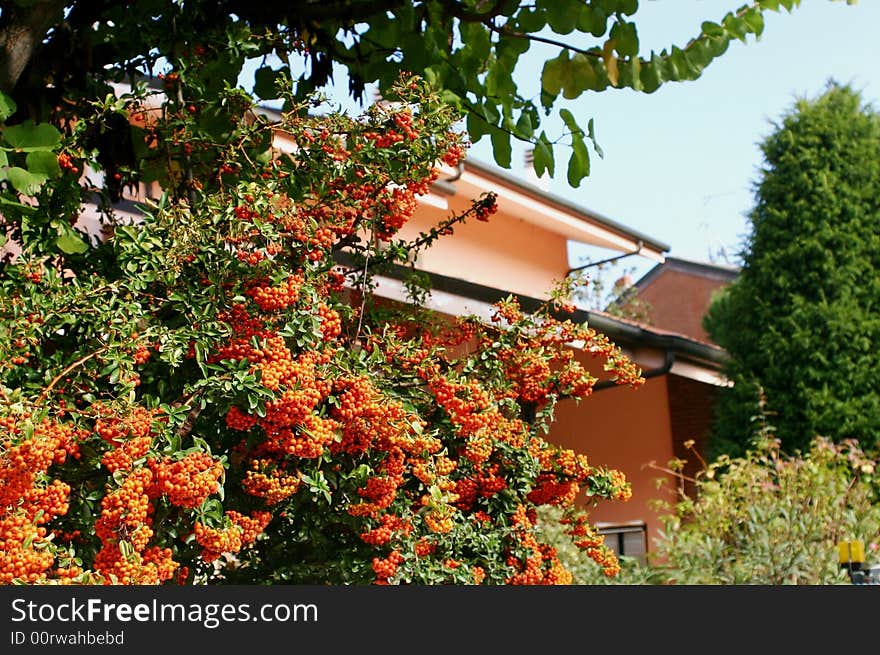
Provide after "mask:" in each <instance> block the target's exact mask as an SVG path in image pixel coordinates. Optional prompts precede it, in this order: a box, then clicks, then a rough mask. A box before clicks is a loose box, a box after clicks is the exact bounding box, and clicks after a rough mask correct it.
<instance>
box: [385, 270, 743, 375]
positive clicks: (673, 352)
mask: <svg viewBox="0 0 880 655" xmlns="http://www.w3.org/2000/svg"><path fill="white" fill-rule="evenodd" d="M403 272H404V271H403V269H402V268H398V269H394V270H392V271H390V272H389V274H387V275H378V276H376V277H375V278H374V282H375V283H376V287H375V289H374V293H375V294H376V295H377V296H380V297H382V298H386V299H388V300H394V301H397V302H403V303H409V302H411V300H410V298H409V295H408V293H407V290H406V286H405V285H404V284H403V282H402V281H401V279H400V278H401V276H402V274H403ZM428 275H429V277H430V279H431V283H432V284H431V290H430V292H429V294H428V296H427V299H426V301H425V307H426V308H427V309H430V310H432V311H436V312H439V313H442V314H446V315H449V316H476V317H478V318H480V319H481V320H484V321H487V322H488V321H490V320H491V317H492V315H493V313H494V309H493V304H494V303H495V302H498V301H499V300H502V299H503V298H506V297H508V296H510V295H513V296H515V297H516V298H517V299H518V300H519V303H520V306H521V307H522V308H523V310H524V311H527V312H530V311H535V310H536V309H537V308H538V307H539V306H540V305H542V304H543V303H544V301H542V300H538V299H536V298H530V297H528V296H522V295H519V294H510V293H508V292H506V291H502V290H500V289H494V288H492V287H487V286H483V285H479V284H474V283H472V282H466V281H464V280H460V279H458V278H451V277H447V276H443V275H437V274H434V273H429V274H428ZM570 318H571V320H572V321H574V322H576V323H586V324H587V325H589V326H590V327H592V328H594V329H595V330H596V331H598V332H600V333H602V334H604V335H606V336H607V337H608V338H610V339H611V340H612V341H613V342H614V343H615V344H616V345H617V346H619V347H620V348H621V349H622V350H623V351H624V352H625V353H627V354H628V355H629V356H630V357H631V358H633V355H634V354H638V358H640V359H643V355H644V353H646V352H648V351H652V352H654V353H655V355H654V357H655V358H659V360H660V361H665V362H666V364H665V365H660V366H656V371H657V372H658V373H662V374H665V373H671V374H674V375H678V376H681V377H685V378H688V379H691V380H696V381H698V382H702V383H704V384H710V385H713V386H720V387H726V386H730V385H731V382H730V381H729V380H728V379H727V378H726V376H725V375H724V373H723V370H722V369H723V365H724V364H725V363H726V362H727V359H728V355H727V353H726V352H725V351H724V350H723V349H721V348H718V347H717V346H714V345H712V344H707V343H704V342H702V341H696V340H693V339H689V338H687V337H685V336H683V335H678V334H673V333H665V332H660V331H655V330H652V329H650V328H649V327H647V326H643V325H640V324H636V323H633V322H630V321H623V320H617V319H615V318H614V317H611V316H609V315H608V314H604V313H601V312H593V311H589V310H583V309H577V310H576V311H575V312H574V314H573V315H571V317H570ZM572 345H573V346H575V347H577V346H578V344H572ZM649 360H650V357H649V358H647V359H645V363H644V365H649V366H654V364H653V363H650V364H649V363H648V362H649Z"/></svg>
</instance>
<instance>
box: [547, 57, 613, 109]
mask: <svg viewBox="0 0 880 655" xmlns="http://www.w3.org/2000/svg"><path fill="white" fill-rule="evenodd" d="M541 86H542V88H543V89H544V91H545V92H547V93H549V94H551V95H553V96H557V95H559V92H560V91H562V95H563V97H565V98H567V99H569V100H572V99H574V98H577V97H578V96H580V95H581V94H582V93H583V92H584V91H586V90H587V89H593V90H599V89H601V88H602V82H601V81H600V80H599V76H598V75H597V74H596V70H595V69H594V68H593V63H592V62H591V61H590V59H589V57H587V56H586V55H584V54H582V53H577V54H576V55H575V56H574V57H573V58H571V59H569V57H568V52H567V51H562V52H561V53H560V54H559V56H558V57H555V58H554V59H548V60H547V61H546V62H544V68H543V70H542V72H541Z"/></svg>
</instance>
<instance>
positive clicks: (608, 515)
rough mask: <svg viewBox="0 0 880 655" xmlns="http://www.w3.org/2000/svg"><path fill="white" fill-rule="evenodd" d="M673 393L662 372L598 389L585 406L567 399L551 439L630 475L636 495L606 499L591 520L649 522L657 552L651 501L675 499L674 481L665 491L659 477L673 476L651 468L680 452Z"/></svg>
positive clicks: (650, 546)
mask: <svg viewBox="0 0 880 655" xmlns="http://www.w3.org/2000/svg"><path fill="white" fill-rule="evenodd" d="M583 363H584V364H585V365H587V364H588V362H587V361H583ZM592 368H593V369H595V366H593V367H592ZM667 394H668V389H667V378H666V376H658V377H655V378H650V379H648V380H647V381H646V382H645V384H644V385H642V386H641V387H640V388H638V389H631V388H629V387H613V388H610V389H605V390H602V391H597V392H595V393H594V394H593V395H591V396H590V397H588V398H586V399H584V400H582V401H581V402H580V403H579V404H578V403H576V402H575V401H573V400H564V401H562V402H560V403H559V405H558V407H557V413H556V417H557V419H556V422H555V423H554V424H553V426H552V427H551V429H550V434H549V437H548V438H549V440H550V441H552V442H554V443H558V444H560V445H562V446H564V447H566V448H571V449H573V450H575V451H577V452H581V453H584V454H586V455H587V457H588V458H589V459H590V463H591V464H592V465H593V466H607V467H609V468H616V469H619V470H620V471H622V472H623V473H624V474H625V475H626V477H627V480H629V482H630V483H631V484H632V491H633V495H632V498H630V499H629V500H628V501H625V502H621V501H600V503H599V505H598V506H597V507H595V508H594V509H592V510H591V511H590V518H591V522H592V523H595V522H605V521H607V522H612V523H619V522H624V521H636V520H639V521H644V522H645V523H646V526H647V532H648V550H649V551H651V550H653V538H654V537H655V536H656V534H657V530H658V529H659V528H660V525H659V521H658V519H657V514H656V513H655V512H654V511H653V510H652V509H651V508H650V507H649V506H648V501H649V500H650V499H653V498H659V497H663V498H665V499H667V500H673V499H674V496H673V494H672V489H674V486H673V485H672V484H668V485H666V486H665V487H664V488H663V489H664V490H665V491H664V490H658V488H657V485H656V483H655V481H656V480H657V478H660V477H668V476H665V475H664V474H662V473H661V472H660V471H657V470H656V469H651V468H649V467H648V466H647V465H648V464H649V463H650V462H655V463H656V464H657V465H659V466H666V464H667V462H668V461H669V460H670V459H672V458H673V456H674V451H673V441H672V429H671V421H670V414H669V401H668V396H667ZM670 482H671V479H670Z"/></svg>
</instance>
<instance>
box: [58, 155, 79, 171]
mask: <svg viewBox="0 0 880 655" xmlns="http://www.w3.org/2000/svg"><path fill="white" fill-rule="evenodd" d="M58 167H59V168H60V169H61V170H62V171H69V172H71V173H79V168H78V167H77V165H76V164H75V163H74V161H73V157H71V156H70V155H69V154H67V153H66V152H62V153H60V154H59V155H58Z"/></svg>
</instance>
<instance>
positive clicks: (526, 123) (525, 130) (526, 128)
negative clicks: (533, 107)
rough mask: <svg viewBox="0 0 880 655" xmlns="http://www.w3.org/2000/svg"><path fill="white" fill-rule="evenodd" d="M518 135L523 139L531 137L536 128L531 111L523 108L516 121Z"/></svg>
mask: <svg viewBox="0 0 880 655" xmlns="http://www.w3.org/2000/svg"><path fill="white" fill-rule="evenodd" d="M515 129H516V135H517V136H518V137H520V138H521V139H531V138H532V135H534V133H535V128H534V126H533V125H532V119H531V117H530V116H529V112H528V111H526V110H523V111H522V113H521V114H520V115H519V120H518V121H517V122H516V128H515Z"/></svg>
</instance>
